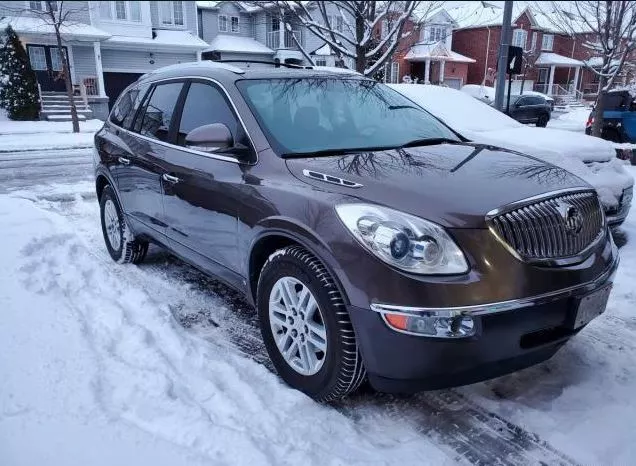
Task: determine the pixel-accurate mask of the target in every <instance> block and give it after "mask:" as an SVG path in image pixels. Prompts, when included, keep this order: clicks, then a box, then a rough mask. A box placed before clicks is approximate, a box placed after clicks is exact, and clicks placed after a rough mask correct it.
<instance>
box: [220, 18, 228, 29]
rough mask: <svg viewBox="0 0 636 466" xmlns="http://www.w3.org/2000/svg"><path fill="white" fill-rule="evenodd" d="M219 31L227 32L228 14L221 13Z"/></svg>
mask: <svg viewBox="0 0 636 466" xmlns="http://www.w3.org/2000/svg"><path fill="white" fill-rule="evenodd" d="M219 32H227V16H225V15H219Z"/></svg>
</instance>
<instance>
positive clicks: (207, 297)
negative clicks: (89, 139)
mask: <svg viewBox="0 0 636 466" xmlns="http://www.w3.org/2000/svg"><path fill="white" fill-rule="evenodd" d="M72 199H73V202H68V201H71V198H69V199H64V198H51V197H49V198H48V199H46V200H43V202H44V203H45V205H44V207H47V208H48V209H50V210H53V211H55V212H57V213H59V214H62V215H63V216H65V217H67V218H68V219H69V220H70V221H71V222H72V223H74V224H75V225H76V226H77V227H78V229H77V230H78V234H79V235H80V236H81V237H82V239H83V241H85V242H86V244H87V245H90V246H92V247H93V249H95V250H96V251H101V252H96V254H99V255H100V258H102V259H103V260H105V261H109V258H108V257H107V254H106V252H105V250H103V251H102V249H103V248H102V244H101V241H102V240H101V231H99V229H98V228H97V227H95V226H94V225H92V224H91V223H88V222H93V221H95V222H96V221H97V220H93V218H91V219H90V220H88V219H87V212H86V211H85V210H84V209H83V208H80V211H79V213H77V212H74V206H75V207H77V204H86V203H91V204H94V203H95V201H94V200H89V201H86V200H84V201H82V202H76V201H75V199H77V198H72ZM92 210H93V211H94V213H97V209H96V207H95V206H94V208H93V209H92ZM95 219H96V217H95ZM87 220H88V222H87ZM95 225H97V223H95ZM115 274H116V275H117V276H119V277H120V278H121V279H122V280H128V281H130V280H136V281H137V283H138V284H139V286H140V288H141V289H142V291H143V292H144V293H146V294H147V295H149V296H153V297H155V298H156V299H158V300H159V301H162V302H166V303H167V304H168V306H169V308H170V310H171V312H172V313H173V315H174V316H175V318H176V319H177V320H178V321H179V322H180V324H181V325H182V326H183V327H184V328H185V329H187V330H189V331H190V332H193V333H194V334H196V335H197V336H200V337H202V338H204V339H208V340H210V341H211V342H212V343H213V344H215V345H219V343H221V344H223V342H222V341H221V342H220V341H219V337H221V339H222V337H223V334H224V335H226V336H227V338H228V344H229V346H231V347H233V348H234V349H236V350H238V351H240V352H241V353H242V354H244V355H246V356H248V357H249V358H251V359H253V360H254V361H256V362H258V363H260V364H263V365H265V366H267V367H268V368H269V369H270V370H273V368H272V365H271V363H270V362H269V358H268V356H267V353H266V351H265V348H264V345H263V343H262V340H261V336H260V330H259V327H258V320H257V316H256V313H255V312H254V310H253V309H252V308H251V307H250V306H249V304H248V303H247V302H246V301H245V300H244V299H243V297H242V296H241V295H240V294H239V293H237V292H235V291H234V290H232V289H230V288H228V287H226V286H225V285H223V284H221V283H219V282H217V281H215V280H213V279H211V278H209V277H207V276H206V275H204V274H203V273H201V272H199V271H198V270H196V269H194V268H193V267H191V266H189V265H187V264H185V263H183V262H181V261H180V260H178V259H176V258H174V257H173V256H171V255H169V254H167V253H165V252H163V251H161V250H158V249H154V251H151V253H150V254H149V257H148V260H147V262H146V263H144V264H142V265H141V266H138V267H122V268H117V269H115ZM175 288H176V289H175ZM184 289H189V290H191V291H192V293H190V297H186V298H185V299H184V298H183V293H182V291H183V290H184ZM219 299H221V300H222V302H223V303H224V308H222V309H219V306H218V301H219ZM220 332H221V334H220ZM334 407H335V409H337V410H338V411H340V412H341V413H343V414H345V415H346V416H347V417H349V418H350V419H352V420H354V421H355V422H356V423H357V424H361V425H365V424H367V423H373V422H378V421H380V422H381V421H383V420H387V419H388V420H392V421H395V422H399V423H400V424H405V425H408V426H409V427H410V428H411V429H412V430H413V432H415V433H416V434H417V435H421V436H423V437H425V438H429V439H430V438H433V439H435V440H436V441H437V442H438V443H439V444H440V446H443V448H444V449H445V450H446V451H447V453H448V454H449V455H450V456H451V457H452V458H454V459H455V460H457V461H462V462H468V463H471V464H479V465H482V464H484V465H486V464H488V465H491V464H493V465H497V464H502V465H503V464H514V465H527V464H550V465H552V464H555V465H575V464H576V462H575V461H574V460H573V459H572V458H570V457H568V456H567V455H566V454H564V453H562V452H560V451H559V450H558V449H556V448H554V447H553V446H551V445H550V444H549V443H547V442H545V441H543V440H542V439H541V438H540V437H539V436H538V435H537V434H535V433H532V432H529V431H527V430H525V429H523V428H522V427H521V426H519V425H516V424H514V423H512V422H510V421H508V420H506V419H505V418H503V417H502V416H500V415H498V414H496V413H494V412H492V411H489V410H487V409H484V408H482V407H480V406H478V405H477V404H476V403H474V402H473V401H471V400H470V399H469V398H468V397H467V396H465V395H462V394H461V393H459V392H458V391H456V390H452V389H451V390H442V391H437V392H428V393H422V394H419V395H416V396H412V397H396V396H391V395H384V394H369V393H362V394H359V395H357V396H353V397H351V398H349V399H347V400H345V401H343V402H341V403H337V404H334ZM365 421H366V422H365Z"/></svg>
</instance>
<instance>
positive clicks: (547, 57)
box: [534, 52, 585, 66]
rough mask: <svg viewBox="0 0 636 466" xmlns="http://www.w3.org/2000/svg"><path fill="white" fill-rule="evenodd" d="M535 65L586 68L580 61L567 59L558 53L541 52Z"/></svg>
mask: <svg viewBox="0 0 636 466" xmlns="http://www.w3.org/2000/svg"><path fill="white" fill-rule="evenodd" d="M534 64H535V65H555V66H584V65H585V63H583V62H582V61H580V60H575V59H574V58H570V57H565V56H563V55H559V54H558V53H552V52H541V55H539V58H537V60H536V61H535V62H534Z"/></svg>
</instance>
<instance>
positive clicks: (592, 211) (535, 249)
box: [487, 191, 605, 260]
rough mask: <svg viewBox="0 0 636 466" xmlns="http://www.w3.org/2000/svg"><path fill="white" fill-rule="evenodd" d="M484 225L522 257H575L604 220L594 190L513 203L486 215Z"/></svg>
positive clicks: (598, 229)
mask: <svg viewBox="0 0 636 466" xmlns="http://www.w3.org/2000/svg"><path fill="white" fill-rule="evenodd" d="M487 222H488V224H489V225H490V226H491V227H492V228H493V229H494V231H495V233H496V234H497V236H498V237H499V239H501V240H502V241H503V242H504V243H505V244H507V245H508V246H509V247H510V248H512V249H513V250H514V251H515V252H516V253H517V254H518V255H519V256H520V257H521V258H522V259H526V260H535V259H536V260H544V259H545V260H548V259H562V258H568V257H572V256H576V255H577V254H580V253H581V252H583V251H584V250H585V249H586V248H587V247H588V246H590V244H592V243H593V242H594V241H595V240H596V239H597V238H598V237H599V235H601V234H603V231H604V229H603V228H604V223H605V219H604V217H603V211H602V209H601V205H600V203H599V201H598V197H597V196H596V193H595V192H590V191H584V192H572V193H565V194H561V195H556V196H553V197H549V198H546V199H539V200H534V201H532V202H530V203H525V204H521V205H519V204H515V205H513V206H511V208H509V209H505V208H504V209H503V210H499V211H497V212H496V213H494V214H493V215H489V216H488V217H487Z"/></svg>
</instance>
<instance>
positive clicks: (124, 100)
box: [110, 89, 134, 126]
mask: <svg viewBox="0 0 636 466" xmlns="http://www.w3.org/2000/svg"><path fill="white" fill-rule="evenodd" d="M133 91H134V89H131V90H129V91H128V92H126V93H124V94H123V95H122V96H121V99H119V101H118V102H117V104H116V105H115V107H113V110H112V111H111V112H110V121H112V122H113V123H115V124H116V125H117V126H122V124H123V122H124V119H125V118H126V117H127V116H128V115H130V114H131V113H134V112H132V108H133V103H132V101H133Z"/></svg>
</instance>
